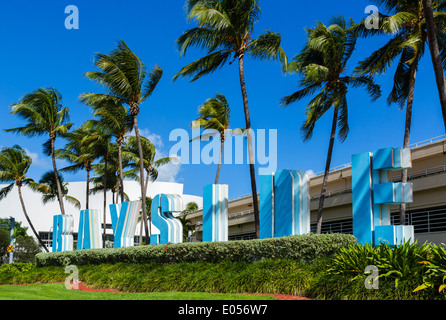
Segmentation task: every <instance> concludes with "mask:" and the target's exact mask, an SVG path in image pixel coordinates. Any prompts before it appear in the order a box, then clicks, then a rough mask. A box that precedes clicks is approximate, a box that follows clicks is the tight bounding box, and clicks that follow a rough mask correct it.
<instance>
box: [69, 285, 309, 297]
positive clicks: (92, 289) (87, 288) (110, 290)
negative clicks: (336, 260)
mask: <svg viewBox="0 0 446 320" xmlns="http://www.w3.org/2000/svg"><path fill="white" fill-rule="evenodd" d="M78 290H82V291H93V292H122V291H119V290H116V289H95V288H93V287H88V286H87V285H86V284H85V283H84V282H79V283H78ZM244 294H253V295H256V294H257V295H268V296H273V297H274V298H277V299H279V300H311V299H309V298H305V297H302V296H295V295H292V294H270V293H244Z"/></svg>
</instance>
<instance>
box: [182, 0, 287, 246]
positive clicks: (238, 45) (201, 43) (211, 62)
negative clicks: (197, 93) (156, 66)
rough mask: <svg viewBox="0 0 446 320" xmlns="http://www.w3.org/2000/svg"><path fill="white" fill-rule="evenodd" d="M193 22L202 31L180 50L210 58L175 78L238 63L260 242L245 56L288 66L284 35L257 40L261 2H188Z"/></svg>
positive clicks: (190, 33)
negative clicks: (200, 52)
mask: <svg viewBox="0 0 446 320" xmlns="http://www.w3.org/2000/svg"><path fill="white" fill-rule="evenodd" d="M185 7H186V11H187V15H188V19H189V20H195V21H196V22H197V23H198V27H195V28H192V29H189V30H187V31H186V32H184V33H183V34H182V35H181V36H180V37H179V38H178V39H177V46H178V48H179V50H180V54H181V55H182V56H183V55H185V54H186V51H187V49H188V48H189V47H191V46H194V47H198V48H201V49H205V50H207V55H206V56H204V57H202V58H200V59H198V60H197V61H195V62H192V63H190V64H189V65H187V66H185V67H184V68H182V69H181V70H180V72H179V73H178V74H177V75H175V77H174V80H175V79H177V78H178V77H189V76H193V78H192V81H195V80H197V79H199V78H201V77H202V76H204V75H208V74H210V73H212V72H214V71H216V70H217V69H220V68H221V67H222V66H223V65H225V64H226V63H229V64H232V63H233V62H234V61H235V60H237V59H238V69H239V78H240V88H241V92H242V97H243V111H244V114H245V123H246V129H247V142H248V155H249V172H250V177H251V189H252V198H253V205H254V219H255V226H256V234H257V238H258V237H259V205H258V196H257V186H256V178H255V168H254V155H253V149H252V135H251V118H250V114H249V106H248V94H247V92H246V83H245V75H244V67H243V66H244V58H245V54H246V55H250V56H251V57H253V58H257V59H261V60H270V59H274V60H280V61H281V62H282V63H284V64H285V66H286V64H287V57H286V54H285V52H284V51H283V49H282V48H281V47H280V42H281V37H280V34H278V33H274V32H272V31H266V32H265V33H263V34H261V35H259V36H258V37H254V35H253V33H254V25H255V24H256V23H257V22H258V21H259V18H260V5H259V0H186V4H185Z"/></svg>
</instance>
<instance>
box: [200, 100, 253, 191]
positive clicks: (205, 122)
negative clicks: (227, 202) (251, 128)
mask: <svg viewBox="0 0 446 320" xmlns="http://www.w3.org/2000/svg"><path fill="white" fill-rule="evenodd" d="M230 119H231V109H230V108H229V103H228V101H227V100H226V97H225V96H224V95H222V94H217V95H216V96H215V98H210V99H207V100H206V102H205V103H204V104H202V105H201V106H200V107H199V108H198V118H197V120H195V121H198V122H199V124H200V127H201V128H203V129H207V130H212V131H213V132H210V133H208V134H206V135H200V136H198V137H196V138H195V139H201V138H204V137H205V136H206V137H210V136H215V135H218V136H219V138H220V155H219V161H218V167H217V174H216V176H215V182H214V184H218V180H219V177H220V169H221V163H222V157H223V145H224V143H225V140H226V134H227V132H228V130H229V122H230ZM243 131H244V130H241V129H234V130H231V132H232V133H233V134H240V133H242V132H243Z"/></svg>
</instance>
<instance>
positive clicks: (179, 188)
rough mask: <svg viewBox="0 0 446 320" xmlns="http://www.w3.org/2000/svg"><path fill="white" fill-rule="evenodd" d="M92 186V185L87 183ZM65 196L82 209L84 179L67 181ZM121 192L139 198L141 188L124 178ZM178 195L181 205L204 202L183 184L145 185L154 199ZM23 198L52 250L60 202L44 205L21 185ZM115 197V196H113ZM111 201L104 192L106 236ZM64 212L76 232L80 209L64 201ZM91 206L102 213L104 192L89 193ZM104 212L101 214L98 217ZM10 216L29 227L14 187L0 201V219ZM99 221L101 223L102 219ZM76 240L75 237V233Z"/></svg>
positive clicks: (109, 226)
mask: <svg viewBox="0 0 446 320" xmlns="http://www.w3.org/2000/svg"><path fill="white" fill-rule="evenodd" d="M6 186H7V185H6V184H0V189H2V188H4V187H6ZM90 187H91V186H90ZM68 190H69V191H68V195H69V196H72V197H74V198H76V199H77V200H79V201H80V203H81V209H85V203H86V183H85V182H70V183H68ZM124 191H125V193H126V194H127V196H128V197H129V199H130V200H138V199H139V198H140V197H141V187H140V185H139V183H138V182H135V181H125V182H124ZM160 193H166V194H178V195H181V196H182V197H183V200H184V205H186V204H187V203H189V202H196V203H197V204H198V206H199V207H200V208H201V207H202V205H203V198H202V197H199V196H193V195H185V194H183V184H181V183H173V182H157V181H155V182H150V183H149V185H148V188H147V196H148V197H151V198H154V197H155V196H156V195H157V194H160ZM22 195H23V200H24V202H25V207H26V210H27V212H28V216H29V218H30V219H31V222H32V223H33V225H34V228H35V229H36V231H37V232H38V233H39V234H40V235H41V238H42V240H44V242H45V243H46V245H47V247H48V249H50V250H51V241H50V239H49V238H50V237H51V236H50V235H52V231H53V216H54V215H56V214H60V208H59V203H58V202H57V200H56V201H54V202H50V203H47V204H45V205H44V204H43V203H42V195H41V194H40V193H37V192H34V191H32V190H31V189H30V188H28V187H26V186H24V187H22ZM115 197H116V195H115ZM111 203H112V193H111V192H107V211H106V219H107V220H106V224H107V229H109V230H108V231H107V235H112V231H111V217H110V212H109V209H108V204H111ZM64 207H65V213H66V214H69V215H72V216H73V217H74V233H75V234H77V231H78V226H79V210H78V209H76V208H75V207H74V206H73V205H72V204H70V203H69V202H67V201H64ZM89 207H90V209H98V210H100V211H101V212H102V211H103V208H104V196H103V192H100V193H98V194H95V195H90V198H89ZM102 216H103V215H102V214H101V217H102ZM9 217H13V218H15V220H16V221H21V222H22V226H25V227H29V224H28V222H27V220H26V218H25V215H24V214H23V210H22V206H21V205H20V200H19V195H18V192H17V187H14V189H13V190H12V191H11V192H10V193H9V194H8V196H7V197H6V198H4V199H2V200H1V201H0V218H9ZM101 223H103V221H102V219H101ZM136 229H137V231H136V234H137V235H139V230H140V227H139V225H138V226H137V228H136ZM154 231H155V232H156V228H153V229H152V232H154ZM28 235H31V236H34V234H33V232H32V230H31V228H29V229H28ZM75 239H76V236H75Z"/></svg>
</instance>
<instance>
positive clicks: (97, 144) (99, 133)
mask: <svg viewBox="0 0 446 320" xmlns="http://www.w3.org/2000/svg"><path fill="white" fill-rule="evenodd" d="M110 140H111V134H110V133H109V132H108V131H106V130H104V129H102V128H95V132H94V133H93V134H92V135H89V136H86V137H84V139H83V143H85V144H86V145H87V146H88V147H87V148H89V149H95V150H96V152H97V154H98V155H100V156H101V157H102V161H103V162H104V172H107V166H108V164H109V162H110V161H111V159H112V148H113V144H112V142H111V141H110ZM103 186H107V174H104V175H103ZM103 210H104V211H103V220H104V232H103V239H102V240H103V242H102V244H103V247H104V248H105V233H106V221H107V215H106V212H107V188H106V187H105V188H104V207H103Z"/></svg>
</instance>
